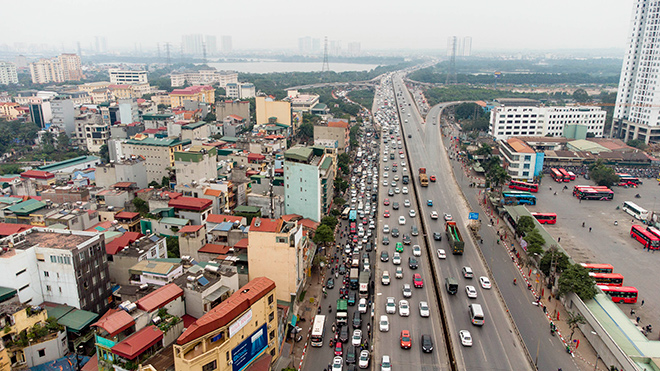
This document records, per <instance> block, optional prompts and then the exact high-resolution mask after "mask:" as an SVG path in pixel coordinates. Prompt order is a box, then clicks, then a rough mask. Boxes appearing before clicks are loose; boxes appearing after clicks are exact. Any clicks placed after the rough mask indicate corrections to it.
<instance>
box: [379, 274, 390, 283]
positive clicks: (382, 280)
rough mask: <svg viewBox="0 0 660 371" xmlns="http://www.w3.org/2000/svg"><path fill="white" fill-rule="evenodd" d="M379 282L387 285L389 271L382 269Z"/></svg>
mask: <svg viewBox="0 0 660 371" xmlns="http://www.w3.org/2000/svg"><path fill="white" fill-rule="evenodd" d="M380 282H381V283H382V284H383V285H386V286H387V285H389V284H390V272H388V271H383V276H382V277H381V279H380Z"/></svg>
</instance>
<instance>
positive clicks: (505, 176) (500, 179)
mask: <svg viewBox="0 0 660 371" xmlns="http://www.w3.org/2000/svg"><path fill="white" fill-rule="evenodd" d="M486 177H487V178H488V179H489V182H490V185H491V186H493V187H499V186H501V185H503V184H505V183H506V182H507V181H508V180H509V178H511V176H510V175H509V173H507V172H506V170H504V168H502V166H500V164H496V165H495V166H493V167H491V169H490V170H488V172H486Z"/></svg>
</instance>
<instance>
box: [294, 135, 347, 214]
mask: <svg viewBox="0 0 660 371" xmlns="http://www.w3.org/2000/svg"><path fill="white" fill-rule="evenodd" d="M334 179H335V158H334V156H333V155H332V154H330V153H326V149H324V148H316V147H293V148H291V149H289V150H287V151H286V152H284V202H285V211H286V213H287V214H298V215H302V216H303V217H304V218H309V219H311V220H313V221H316V222H320V221H321V218H322V217H323V216H324V215H326V214H327V213H328V212H329V211H330V210H329V209H330V206H331V205H332V196H333V191H334V187H333V184H334Z"/></svg>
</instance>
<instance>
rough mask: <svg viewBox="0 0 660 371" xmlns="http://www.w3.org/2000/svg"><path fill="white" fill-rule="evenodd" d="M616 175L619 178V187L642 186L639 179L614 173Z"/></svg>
mask: <svg viewBox="0 0 660 371" xmlns="http://www.w3.org/2000/svg"><path fill="white" fill-rule="evenodd" d="M616 175H618V176H619V183H618V185H619V186H622V187H625V186H632V187H637V186H638V185H640V184H642V181H641V180H639V178H635V177H634V176H632V175H630V174H626V173H616Z"/></svg>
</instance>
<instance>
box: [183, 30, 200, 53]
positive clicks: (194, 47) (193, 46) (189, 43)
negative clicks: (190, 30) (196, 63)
mask: <svg viewBox="0 0 660 371" xmlns="http://www.w3.org/2000/svg"><path fill="white" fill-rule="evenodd" d="M204 46H205V44H204V35H202V34H192V35H183V36H181V52H182V53H183V54H186V55H190V56H194V57H200V56H202V55H203V54H204Z"/></svg>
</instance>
